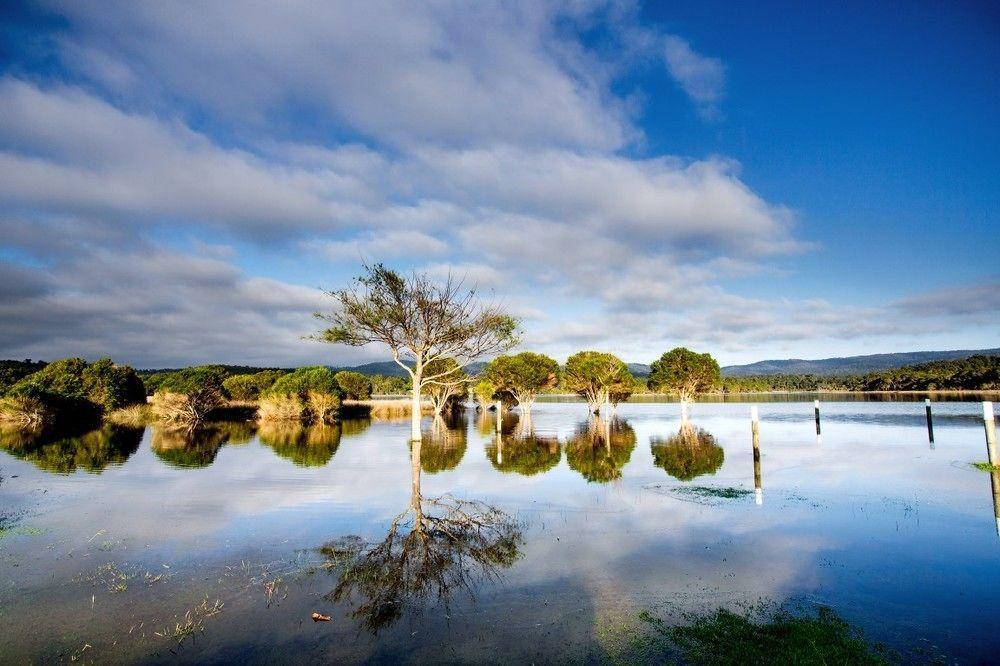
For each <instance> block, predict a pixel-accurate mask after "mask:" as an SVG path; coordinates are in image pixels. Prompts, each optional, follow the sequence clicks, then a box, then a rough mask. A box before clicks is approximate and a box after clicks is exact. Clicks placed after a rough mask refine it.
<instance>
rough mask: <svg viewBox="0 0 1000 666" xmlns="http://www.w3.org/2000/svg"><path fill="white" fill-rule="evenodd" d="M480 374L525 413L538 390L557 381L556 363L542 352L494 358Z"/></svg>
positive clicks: (557, 369) (557, 365) (529, 408)
mask: <svg viewBox="0 0 1000 666" xmlns="http://www.w3.org/2000/svg"><path fill="white" fill-rule="evenodd" d="M483 375H484V377H485V379H486V381H488V382H489V383H490V384H492V385H493V386H494V387H495V389H496V391H494V392H497V391H499V392H507V393H509V394H510V395H512V396H513V397H514V399H515V400H516V401H517V404H518V405H519V406H520V407H521V411H522V412H523V413H525V414H527V413H528V412H530V411H531V406H532V405H533V404H534V403H535V398H536V397H537V396H538V392H539V391H542V390H544V389H546V388H549V387H552V386H555V385H556V383H557V382H558V381H559V364H558V363H556V361H555V359H552V358H549V357H548V356H545V355H544V354H535V353H533V352H521V353H520V354H513V355H511V356H498V357H496V358H495V359H493V360H492V361H490V363H489V364H488V365H487V366H486V370H485V371H484V373H483Z"/></svg>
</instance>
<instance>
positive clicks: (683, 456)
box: [650, 423, 726, 481]
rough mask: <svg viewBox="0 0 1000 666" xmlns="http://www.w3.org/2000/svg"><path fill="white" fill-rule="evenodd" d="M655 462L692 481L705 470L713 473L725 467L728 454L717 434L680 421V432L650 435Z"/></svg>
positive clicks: (670, 471)
mask: <svg viewBox="0 0 1000 666" xmlns="http://www.w3.org/2000/svg"><path fill="white" fill-rule="evenodd" d="M650 447H651V449H652V452H653V462H654V463H655V464H656V466H657V467H662V468H663V469H665V470H666V471H667V474H669V475H670V476H672V477H674V478H675V479H678V480H680V481H690V480H691V479H694V478H695V477H698V476H701V475H703V474H714V473H715V472H716V470H718V469H719V468H720V467H722V462H723V460H725V457H726V454H725V452H724V451H723V450H722V447H721V446H719V445H718V444H716V443H715V437H714V436H713V435H712V434H711V433H709V432H707V431H705V430H703V429H701V428H696V427H694V426H693V425H691V424H690V423H684V424H683V425H681V428H680V430H678V431H677V434H675V435H673V436H671V437H668V438H667V439H661V438H659V437H653V438H652V439H650Z"/></svg>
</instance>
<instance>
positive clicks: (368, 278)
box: [316, 264, 518, 440]
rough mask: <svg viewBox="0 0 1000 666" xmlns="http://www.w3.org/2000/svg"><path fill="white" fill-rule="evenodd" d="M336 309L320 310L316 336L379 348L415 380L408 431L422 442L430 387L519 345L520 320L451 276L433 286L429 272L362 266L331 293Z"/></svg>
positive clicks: (336, 341)
mask: <svg viewBox="0 0 1000 666" xmlns="http://www.w3.org/2000/svg"><path fill="white" fill-rule="evenodd" d="M328 293H329V295H330V296H332V297H333V299H334V300H335V301H336V302H337V305H338V306H339V307H338V309H337V310H336V311H335V312H333V313H330V314H325V313H317V315H316V316H317V317H319V318H320V319H323V320H325V321H327V322H329V324H330V325H329V327H328V328H327V329H325V330H324V331H322V332H321V333H320V335H319V338H320V339H322V340H325V341H326V342H333V343H338V344H345V345H350V346H353V347H361V346H364V345H368V344H371V343H382V344H384V345H386V346H387V347H388V348H389V351H390V352H391V353H392V358H393V360H394V361H395V362H396V363H397V364H398V365H399V366H400V367H402V368H403V369H404V370H406V373H407V374H408V375H409V377H410V379H411V381H412V388H411V390H410V398H411V409H412V416H411V427H410V436H411V439H413V440H419V439H420V396H421V394H422V393H424V392H425V391H426V389H427V387H429V386H431V385H432V384H434V383H438V384H440V383H447V382H450V381H454V379H455V376H456V374H457V373H458V372H459V371H460V370H461V368H463V367H464V366H466V365H468V364H469V363H471V362H472V361H474V360H476V359H478V358H480V357H482V356H487V355H492V354H497V353H502V352H505V351H507V350H508V349H510V348H512V347H513V346H514V345H516V344H517V342H518V331H517V324H518V322H517V320H516V319H514V318H513V317H511V316H510V315H508V314H507V313H506V312H505V311H504V309H503V308H501V307H500V306H497V305H493V304H485V303H482V302H480V300H479V298H478V296H477V293H476V289H475V288H474V287H473V288H466V287H464V286H463V284H462V281H461V280H455V279H453V278H452V277H451V276H449V277H448V278H447V279H446V280H445V281H444V282H441V283H438V282H435V281H434V280H433V279H432V278H431V277H430V276H428V275H426V274H418V273H412V274H410V275H407V276H403V275H400V274H399V273H397V272H395V271H393V270H392V269H389V268H386V267H385V266H383V265H382V264H376V265H374V266H366V267H365V274H364V275H362V276H361V277H359V278H357V280H355V282H354V284H353V285H352V286H351V287H349V288H346V289H341V290H338V291H331V292H328ZM445 358H452V359H454V360H455V365H454V366H450V367H447V368H442V369H440V370H434V368H433V367H432V368H431V369H430V371H428V364H430V363H432V362H434V361H436V360H438V359H445Z"/></svg>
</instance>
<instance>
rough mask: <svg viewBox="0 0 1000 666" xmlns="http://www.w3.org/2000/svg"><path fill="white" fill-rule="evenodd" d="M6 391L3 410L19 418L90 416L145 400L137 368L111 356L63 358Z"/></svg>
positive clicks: (12, 418)
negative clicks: (85, 358) (134, 368)
mask: <svg viewBox="0 0 1000 666" xmlns="http://www.w3.org/2000/svg"><path fill="white" fill-rule="evenodd" d="M6 393H7V397H8V398H9V399H8V400H5V401H4V403H3V405H2V406H0V412H2V413H3V415H4V416H3V418H4V419H5V420H8V421H16V422H25V420H27V421H30V422H42V421H45V422H49V421H53V420H56V419H62V420H65V419H67V418H69V417H72V418H74V419H77V420H81V419H90V418H94V417H96V416H98V415H100V413H101V412H102V411H103V410H109V411H110V410H113V409H118V408H120V407H126V406H128V405H134V404H138V403H141V402H143V401H144V400H145V389H144V387H143V385H142V380H140V379H139V377H138V376H137V375H136V374H135V371H134V370H133V369H132V368H130V367H129V366H127V365H115V364H114V363H113V362H112V361H111V359H107V358H104V359H101V360H99V361H96V362H95V363H91V364H88V363H87V362H86V361H85V360H83V359H82V358H64V359H61V360H59V361H56V362H54V363H51V364H49V365H47V366H45V367H44V368H42V369H41V370H39V371H38V372H35V373H33V374H31V375H28V376H27V377H23V378H22V379H21V380H19V381H18V382H17V383H16V384H14V385H13V386H11V387H10V388H9V389H8V390H7V392H6Z"/></svg>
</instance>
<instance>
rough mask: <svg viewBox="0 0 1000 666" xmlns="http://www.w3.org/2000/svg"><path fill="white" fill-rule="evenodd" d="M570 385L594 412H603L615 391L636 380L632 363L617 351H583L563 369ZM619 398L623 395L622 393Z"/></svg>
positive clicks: (567, 362)
mask: <svg viewBox="0 0 1000 666" xmlns="http://www.w3.org/2000/svg"><path fill="white" fill-rule="evenodd" d="M563 377H564V378H565V379H564V381H565V384H566V387H567V388H568V389H569V390H571V391H573V392H574V393H577V394H579V395H581V396H583V398H584V399H585V400H586V401H587V405H588V407H589V408H590V411H591V412H592V413H594V414H598V413H600V409H601V405H602V404H604V403H605V402H608V401H609V396H610V394H611V393H612V391H617V390H618V389H620V388H621V387H623V386H625V385H629V384H631V383H632V381H633V379H632V373H630V372H629V370H628V366H627V365H626V364H625V362H624V361H622V360H621V359H620V358H618V357H617V356H615V355H614V354H605V353H603V352H596V351H582V352H578V353H576V354H573V355H572V356H570V357H569V358H568V359H567V360H566V368H565V370H564V372H563ZM616 397H619V398H620V397H621V394H620V393H619V394H618V395H616Z"/></svg>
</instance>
